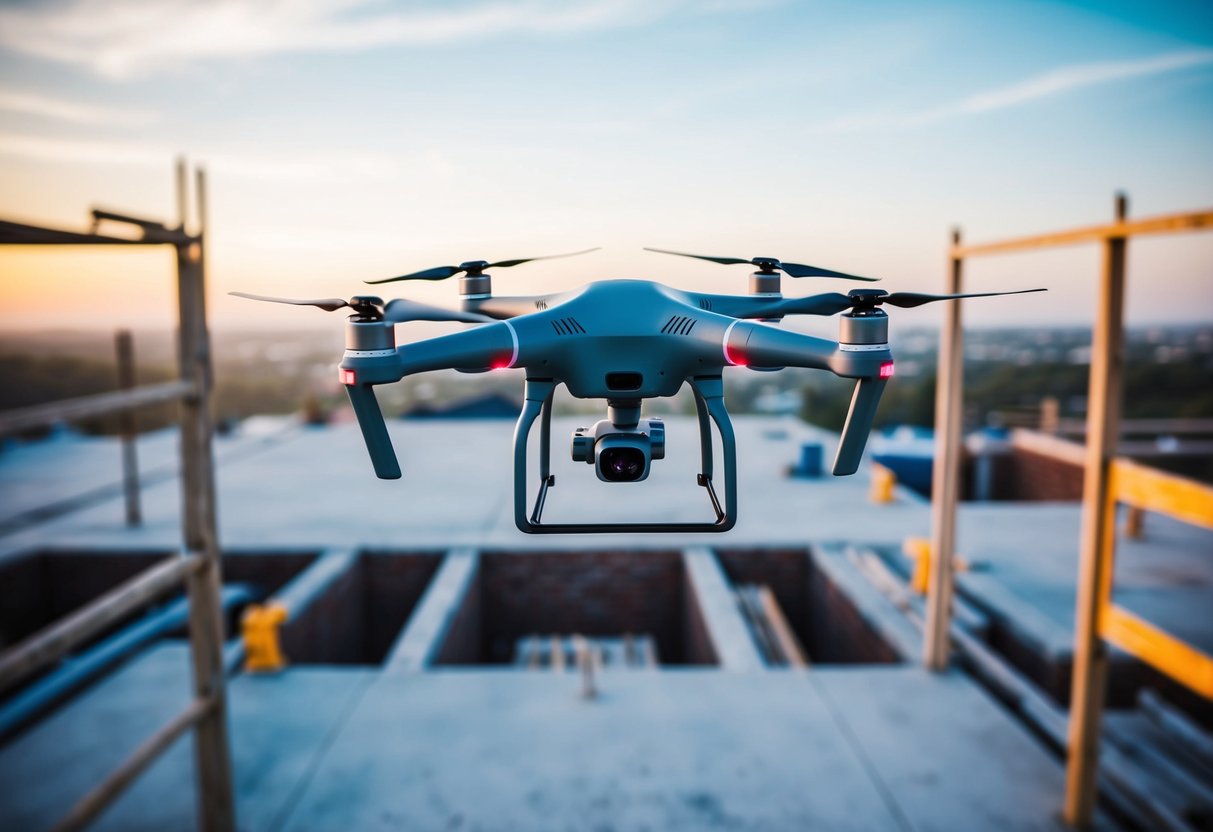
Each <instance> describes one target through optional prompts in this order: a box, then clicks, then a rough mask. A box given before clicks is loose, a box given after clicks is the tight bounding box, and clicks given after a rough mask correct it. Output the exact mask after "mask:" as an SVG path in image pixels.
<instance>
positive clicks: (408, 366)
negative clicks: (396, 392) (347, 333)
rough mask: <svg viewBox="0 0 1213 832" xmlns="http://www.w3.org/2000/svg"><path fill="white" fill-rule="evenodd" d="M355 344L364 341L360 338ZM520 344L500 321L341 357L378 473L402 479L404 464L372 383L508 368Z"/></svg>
mask: <svg viewBox="0 0 1213 832" xmlns="http://www.w3.org/2000/svg"><path fill="white" fill-rule="evenodd" d="M364 326H365V325H364ZM374 326H383V325H382V324H376V325H374ZM389 326H390V325H389ZM387 334H388V335H390V334H391V333H390V332H388V333H387ZM373 336H374V333H371V334H369V335H360V336H359V339H362V340H365V341H368V342H373V341H374V340H375V338H374V337H373ZM354 343H359V340H355V341H354ZM379 343H380V344H388V345H390V344H391V340H390V339H384V340H381V341H379ZM517 343H518V341H517V338H516V337H515V335H514V332H513V328H512V327H511V326H510V325H509V324H505V323H495V324H491V325H488V326H480V327H476V328H474V329H466V330H463V331H462V332H456V333H453V334H451V335H445V336H442V337H440V338H431V339H430V340H428V341H419V342H416V343H413V344H405V345H404V346H401V347H397V348H396V349H394V350H392V349H348V350H346V353H345V357H344V358H343V359H342V361H341V383H342V384H343V385H344V386H345V392H346V393H347V394H348V395H349V397H350V404H352V405H353V406H354V415H355V416H356V417H357V418H358V427H360V428H361V429H362V438H363V440H364V441H365V442H366V449H367V452H368V453H369V454H370V456H371V464H372V465H373V466H374V467H375V474H376V476H378V477H379V478H380V479H384V480H394V479H399V478H400V464H399V462H397V460H396V453H395V451H394V450H393V449H392V440H391V438H390V437H389V436H388V431H387V424H386V423H385V422H384V420H383V411H381V410H380V409H379V402H378V400H377V399H376V398H375V391H374V389H373V388H374V386H375V385H376V384H389V383H391V382H394V381H399V380H400V379H401V378H403V377H404V376H406V375H411V374H413V373H422V372H425V371H427V370H440V369H448V368H451V369H465V370H488V369H492V368H494V367H508V366H510V365H512V364H513V362H514V359H515V358H517V356H518V350H517Z"/></svg>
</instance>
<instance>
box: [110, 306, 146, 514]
mask: <svg viewBox="0 0 1213 832" xmlns="http://www.w3.org/2000/svg"><path fill="white" fill-rule="evenodd" d="M114 351H115V353H116V357H117V360H118V387H119V389H121V390H131V389H133V388H134V386H135V347H134V343H133V342H132V340H131V333H130V331H129V330H126V329H120V330H118V332H116V333H115V334H114ZM135 419H136V416H135V411H134V410H124V411H122V412H121V413H119V414H118V433H119V436H120V437H121V439H122V493H123V495H124V496H125V498H126V499H125V501H126V525H128V526H138V525H139V524H140V523H142V522H143V512H142V510H141V508H140V505H139V458H138V455H137V453H136V450H135V438H136V437H137V436H138V434H139V432H138V430H137V426H136V422H135Z"/></svg>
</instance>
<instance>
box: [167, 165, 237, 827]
mask: <svg viewBox="0 0 1213 832" xmlns="http://www.w3.org/2000/svg"><path fill="white" fill-rule="evenodd" d="M185 181H186V180H185V176H184V165H183V164H181V163H179V165H178V188H179V189H181V190H180V192H179V193H178V206H179V209H180V211H181V220H182V226H183V227H184V226H185V206H186V198H185V194H184V186H185ZM196 188H197V197H198V207H199V210H198V216H197V222H198V233H197V236H196V237H195V239H194V240H193V241H191V242H188V243H183V244H180V245H178V246H177V247H176V249H177V289H178V305H179V311H180V321H181V329H180V331H179V333H178V338H179V350H180V356H179V358H180V362H181V377H182V378H183V379H185V380H187V381H189V382H190V383H192V384H193V385H194V387H195V394H194V395H192V396H188V397H186V398H185V399H184V400H183V401H182V404H181V457H182V458H181V470H182V482H183V488H182V496H183V502H182V515H181V516H182V525H183V533H184V537H185V548H186V550H187V551H189V552H196V553H198V554H199V555H201V557H202V565H201V567H200V568H199V569H198V570H197V571H196V572H195V573H194V574H193V575H191V576H190V579H189V582H188V591H189V598H190V648H191V656H192V661H193V677H194V693H195V695H196V696H197V697H198V698H199V699H205V700H209V701H211V702H213V703H214V706H213V707H212V708H211V709H210V710H209V711H208V712H207V713H206V715H205V716H203V717H202V718H200V719H199V721H198V726H197V728H196V730H195V732H194V754H195V763H196V766H197V777H198V790H199V794H198V810H199V828H200V829H202V830H204V832H234V830H235V828H236V817H235V799H234V795H233V792H232V764H231V751H230V745H229V742H228V726H227V696H226V683H225V677H224V665H223V615H222V608H221V606H220V603H219V591H220V585H221V571H220V561H219V558H220V553H219V537H218V531H217V528H216V517H215V470H214V456H213V453H212V448H211V439H212V436H213V429H212V425H211V414H210V393H211V371H210V363H211V358H210V344H209V337H208V333H207V327H206V269H205V259H204V243H205V230H206V215H205V206H206V202H205V191H204V189H205V178H204V176H203V174H202V172H201V171H199V172H198V178H197V184H196Z"/></svg>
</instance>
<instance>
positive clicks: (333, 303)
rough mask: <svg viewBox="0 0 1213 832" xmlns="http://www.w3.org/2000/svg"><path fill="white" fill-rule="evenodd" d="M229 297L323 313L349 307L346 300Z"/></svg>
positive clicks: (260, 296)
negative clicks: (303, 307)
mask: <svg viewBox="0 0 1213 832" xmlns="http://www.w3.org/2000/svg"><path fill="white" fill-rule="evenodd" d="M228 294H229V295H235V296H236V297H238V298H248V299H249V300H263V301H266V302H267V303H290V304H294V305H295V306H318V307H320V308H321V309H323V310H324V311H325V312H336V311H337V310H338V309H341V308H343V307H346V306H350V305H351V304H350V302H349V301H348V300H342V299H341V298H319V299H317V300H292V299H291V298H272V297H270V296H269V295H251V294H249V293H248V292H228Z"/></svg>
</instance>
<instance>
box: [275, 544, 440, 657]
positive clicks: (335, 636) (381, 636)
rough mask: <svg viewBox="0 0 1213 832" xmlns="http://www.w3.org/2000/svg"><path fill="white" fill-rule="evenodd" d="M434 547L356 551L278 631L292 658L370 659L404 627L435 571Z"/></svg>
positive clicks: (384, 651)
mask: <svg viewBox="0 0 1213 832" xmlns="http://www.w3.org/2000/svg"><path fill="white" fill-rule="evenodd" d="M441 561H442V556H441V555H439V554H437V553H417V554H407V555H405V554H391V553H384V552H368V553H364V554H362V555H360V556H359V557H358V560H357V562H356V564H355V566H354V568H352V569H350V570H349V571H347V572H345V573H344V574H342V575H340V576H339V577H338V578H337V579H336V580H334V581H333V582H332V583H331V584H330V585H329V586H328V587H327V588H326V589H325V591H324V593H323V594H322V595H321V596H320V597H319V598H316V599H315V600H313V601H312V603H311V604H310V605H309V606H308V608H307V610H306V611H304V612H303V613H302V614H300V615H297V616H294V617H292V618H290V619H288V620H287V622H286V623H285V624H284V625H283V626H282V629H281V631H280V637H281V640H282V650H283V652H284V653H285V654H286V657H287V660H288V661H289V662H291V663H293V664H371V665H376V664H379V663H380V662H382V661H383V659H384V658H385V657H386V656H387V651H388V650H389V649H390V648H391V646H392V644H393V643H394V642H395V640H396V638H397V636H399V635H400V633H401V632H402V631H403V630H404V625H405V624H406V623H407V621H408V618H409V615H410V614H411V613H412V612H413V608H414V607H415V606H417V602H418V601H419V600H420V599H421V595H422V593H424V592H425V588H426V586H428V585H429V582H430V579H431V578H432V577H433V576H434V572H435V571H437V569H438V565H439V563H441Z"/></svg>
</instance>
